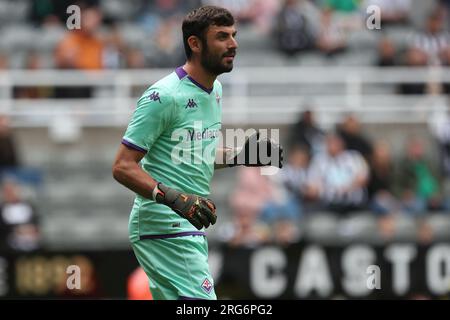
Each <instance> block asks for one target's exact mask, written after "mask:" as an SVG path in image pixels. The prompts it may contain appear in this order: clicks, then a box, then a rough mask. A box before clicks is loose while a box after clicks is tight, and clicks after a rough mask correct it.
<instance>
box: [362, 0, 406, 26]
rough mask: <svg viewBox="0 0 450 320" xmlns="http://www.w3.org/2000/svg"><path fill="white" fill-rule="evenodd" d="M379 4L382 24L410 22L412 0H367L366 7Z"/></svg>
mask: <svg viewBox="0 0 450 320" xmlns="http://www.w3.org/2000/svg"><path fill="white" fill-rule="evenodd" d="M372 5H375V6H378V7H379V8H380V13H381V24H382V25H389V24H403V23H408V22H409V13H410V12H411V0H365V1H364V5H363V7H364V8H367V7H368V6H372Z"/></svg>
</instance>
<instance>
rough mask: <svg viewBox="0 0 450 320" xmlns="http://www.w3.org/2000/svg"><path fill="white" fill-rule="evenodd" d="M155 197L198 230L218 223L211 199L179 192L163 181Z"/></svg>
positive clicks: (154, 191) (159, 184)
mask: <svg viewBox="0 0 450 320" xmlns="http://www.w3.org/2000/svg"><path fill="white" fill-rule="evenodd" d="M153 199H154V200H155V201H156V202H158V203H162V204H164V205H166V206H168V207H170V208H171V209H172V210H173V211H175V212H176V213H178V214H179V215H180V216H181V217H183V218H185V219H187V220H188V221H189V222H190V223H191V224H192V225H193V226H194V227H196V228H197V229H198V230H200V229H202V228H203V227H205V228H208V227H209V225H210V224H215V223H216V220H217V215H216V206H215V205H214V203H213V202H212V201H211V200H209V199H206V198H203V197H199V196H196V195H194V194H185V193H182V192H179V191H177V190H174V189H172V188H169V187H167V186H165V185H163V184H162V183H161V182H159V183H158V184H157V185H156V187H155V189H154V190H153Z"/></svg>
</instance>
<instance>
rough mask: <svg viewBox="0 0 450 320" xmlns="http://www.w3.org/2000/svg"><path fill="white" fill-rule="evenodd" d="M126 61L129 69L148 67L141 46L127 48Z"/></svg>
mask: <svg viewBox="0 0 450 320" xmlns="http://www.w3.org/2000/svg"><path fill="white" fill-rule="evenodd" d="M125 61H126V63H125V64H126V68H128V69H143V68H145V67H146V65H145V56H144V53H143V52H142V50H141V49H139V48H130V49H127V51H126V58H125Z"/></svg>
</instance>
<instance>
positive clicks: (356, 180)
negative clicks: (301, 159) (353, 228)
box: [308, 133, 369, 214]
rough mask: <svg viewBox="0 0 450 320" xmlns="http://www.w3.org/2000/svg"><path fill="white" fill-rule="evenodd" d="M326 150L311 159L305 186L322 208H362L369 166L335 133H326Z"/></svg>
mask: <svg viewBox="0 0 450 320" xmlns="http://www.w3.org/2000/svg"><path fill="white" fill-rule="evenodd" d="M326 146H327V148H326V151H325V152H323V153H320V154H317V155H316V156H315V157H313V159H312V163H311V166H310V169H309V175H308V176H309V177H308V181H309V187H310V188H311V191H310V192H311V195H312V196H314V197H315V198H316V199H317V200H318V201H319V202H320V205H321V207H322V208H323V209H325V210H330V211H334V212H337V213H341V214H345V213H348V212H350V211H355V210H361V209H364V208H365V206H366V202H367V183H368V177H369V170H368V165H367V163H366V161H365V160H364V158H363V156H362V155H361V154H360V153H359V152H358V151H352V150H345V145H344V142H343V140H342V138H341V137H340V136H339V135H338V134H336V133H329V134H328V135H327V137H326Z"/></svg>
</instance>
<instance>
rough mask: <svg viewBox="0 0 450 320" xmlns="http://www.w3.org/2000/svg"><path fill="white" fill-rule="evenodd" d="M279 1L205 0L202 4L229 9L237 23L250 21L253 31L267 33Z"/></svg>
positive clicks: (277, 9)
mask: <svg viewBox="0 0 450 320" xmlns="http://www.w3.org/2000/svg"><path fill="white" fill-rule="evenodd" d="M280 2H281V1H279V0H246V1H235V0H205V1H203V4H208V5H216V6H219V7H225V8H227V9H228V10H230V11H231V13H232V14H233V16H234V17H235V18H236V20H237V21H239V24H241V25H242V24H246V23H250V24H252V25H253V26H254V27H255V31H257V32H259V33H262V34H267V33H268V32H269V31H270V29H271V27H272V24H273V19H274V17H275V16H276V13H277V12H278V11H279V7H280Z"/></svg>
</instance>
